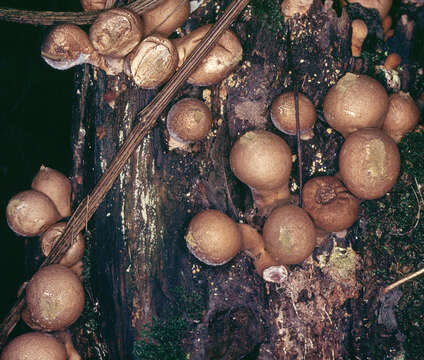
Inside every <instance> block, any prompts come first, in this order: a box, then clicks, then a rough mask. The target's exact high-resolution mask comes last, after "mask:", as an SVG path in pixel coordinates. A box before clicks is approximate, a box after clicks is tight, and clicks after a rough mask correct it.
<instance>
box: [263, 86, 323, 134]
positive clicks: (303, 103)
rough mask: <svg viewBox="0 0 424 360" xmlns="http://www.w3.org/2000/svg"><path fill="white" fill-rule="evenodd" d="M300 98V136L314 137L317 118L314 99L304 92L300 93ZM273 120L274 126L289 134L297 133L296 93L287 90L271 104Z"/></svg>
mask: <svg viewBox="0 0 424 360" xmlns="http://www.w3.org/2000/svg"><path fill="white" fill-rule="evenodd" d="M298 99H299V125H300V138H301V139H302V140H309V139H312V137H313V136H314V132H313V128H314V124H315V120H316V118H317V115H316V112H315V107H314V105H313V104H312V101H311V100H309V99H308V98H307V97H306V96H305V95H303V94H302V93H298ZM271 120H272V123H273V124H274V126H275V127H276V128H277V129H278V130H280V131H282V132H283V133H285V134H288V135H296V108H295V101H294V93H293V92H292V91H289V92H285V93H283V94H281V95H280V96H278V97H277V98H276V99H275V100H274V102H273V103H272V106H271Z"/></svg>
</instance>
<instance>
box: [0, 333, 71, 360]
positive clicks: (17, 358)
mask: <svg viewBox="0 0 424 360" xmlns="http://www.w3.org/2000/svg"><path fill="white" fill-rule="evenodd" d="M67 359H68V357H67V354H66V351H65V346H64V345H63V344H62V343H61V342H59V341H58V340H56V338H55V337H54V336H53V335H50V334H46V333H42V332H38V331H34V332H29V333H26V334H23V335H19V336H18V337H16V338H14V339H13V340H12V341H11V342H9V343H8V344H7V346H6V347H5V348H4V349H3V351H2V353H1V355H0V360H67Z"/></svg>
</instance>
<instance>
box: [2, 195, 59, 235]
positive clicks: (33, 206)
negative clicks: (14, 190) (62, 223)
mask: <svg viewBox="0 0 424 360" xmlns="http://www.w3.org/2000/svg"><path fill="white" fill-rule="evenodd" d="M61 218H62V217H61V216H60V214H59V213H58V211H57V209H56V207H55V205H54V204H53V202H52V201H51V200H50V198H49V197H48V196H47V195H45V194H43V193H41V192H39V191H36V190H25V191H22V192H20V193H18V194H16V195H15V196H13V197H12V198H11V199H10V201H9V203H8V204H7V207H6V220H7V224H8V225H9V227H10V228H11V229H12V230H13V231H14V232H15V233H16V234H18V235H21V236H37V235H40V234H41V233H43V232H44V231H46V230H47V229H48V227H49V226H50V225H52V224H54V223H55V222H57V221H59V220H60V219H61Z"/></svg>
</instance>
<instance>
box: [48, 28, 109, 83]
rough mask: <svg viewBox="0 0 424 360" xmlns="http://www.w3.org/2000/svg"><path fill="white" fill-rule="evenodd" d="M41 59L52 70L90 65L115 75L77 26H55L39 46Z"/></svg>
mask: <svg viewBox="0 0 424 360" xmlns="http://www.w3.org/2000/svg"><path fill="white" fill-rule="evenodd" d="M41 57H42V58H43V59H44V61H45V62H46V63H47V64H49V65H50V66H51V67H52V68H55V69H58V70H66V69H69V68H71V67H73V66H76V65H81V64H91V65H94V66H97V67H99V68H100V69H102V70H104V71H105V72H106V73H107V74H108V75H116V73H115V70H114V69H112V68H110V67H109V66H108V64H107V62H106V59H105V58H104V57H103V56H101V55H100V54H99V53H98V52H97V51H96V50H95V49H94V47H93V45H92V44H91V42H90V39H89V38H88V35H87V34H86V33H85V32H84V31H83V30H82V29H81V28H79V27H78V26H76V25H72V24H62V25H57V26H55V27H54V28H53V29H52V30H51V31H50V32H49V34H48V35H47V37H46V39H45V40H44V42H43V45H42V46H41Z"/></svg>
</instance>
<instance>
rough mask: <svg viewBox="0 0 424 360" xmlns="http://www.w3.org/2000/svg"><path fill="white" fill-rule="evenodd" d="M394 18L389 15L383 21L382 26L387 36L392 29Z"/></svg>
mask: <svg viewBox="0 0 424 360" xmlns="http://www.w3.org/2000/svg"><path fill="white" fill-rule="evenodd" d="M392 22H393V21H392V17H391V16H390V15H387V16H386V17H385V18H384V19H383V21H382V22H381V25H382V26H383V32H384V34H386V33H387V32H388V31H389V30H390V29H391V27H392Z"/></svg>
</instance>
